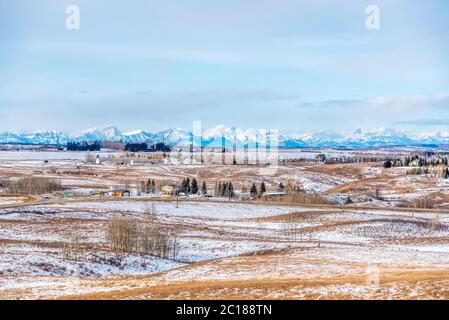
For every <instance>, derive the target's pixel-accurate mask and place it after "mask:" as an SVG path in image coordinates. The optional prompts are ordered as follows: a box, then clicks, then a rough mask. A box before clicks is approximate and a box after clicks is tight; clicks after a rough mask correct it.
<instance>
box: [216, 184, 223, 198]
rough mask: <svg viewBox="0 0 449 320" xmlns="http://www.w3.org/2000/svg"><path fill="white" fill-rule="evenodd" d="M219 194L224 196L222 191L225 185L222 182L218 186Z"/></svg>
mask: <svg viewBox="0 0 449 320" xmlns="http://www.w3.org/2000/svg"><path fill="white" fill-rule="evenodd" d="M217 191H218V192H217V196H218V197H221V196H222V192H223V185H222V184H221V182H219V183H218V188H217Z"/></svg>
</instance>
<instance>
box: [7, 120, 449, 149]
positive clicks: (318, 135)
mask: <svg viewBox="0 0 449 320" xmlns="http://www.w3.org/2000/svg"><path fill="white" fill-rule="evenodd" d="M267 135H268V136H270V138H269V141H270V145H272V146H274V145H276V141H277V142H278V146H279V147H281V148H374V147H391V146H428V145H435V146H438V145H449V132H434V133H419V134H414V135H410V134H405V133H403V132H400V131H396V130H391V129H380V130H376V131H363V130H361V129H359V130H356V131H355V132H352V133H349V134H341V133H334V132H330V131H320V132H313V133H305V134H283V133H279V134H278V136H277V137H275V136H274V132H269V133H266V132H262V131H258V130H253V129H247V130H243V129H239V128H231V127H227V126H224V125H219V126H216V127H214V128H211V129H208V130H205V131H204V132H203V134H202V137H201V138H200V137H197V136H194V137H193V139H194V142H195V143H196V144H199V143H202V144H203V145H204V146H214V147H215V146H216V147H218V146H221V143H222V137H225V141H226V144H227V145H228V146H229V145H232V144H233V143H234V137H235V144H236V145H237V146H238V147H241V146H243V145H245V144H248V145H249V146H254V145H255V144H256V142H258V143H259V145H260V146H263V145H265V144H266V141H268V140H267V139H266V137H267ZM191 136H192V134H191V133H190V132H189V131H187V130H183V129H168V130H163V131H160V132H157V133H151V132H148V131H144V130H134V131H128V132H122V131H120V130H119V129H118V128H117V127H115V126H106V127H97V128H92V129H88V130H85V131H81V132H75V133H63V132H61V131H41V132H37V133H12V132H0V144H37V145H39V144H40V145H43V144H51V145H64V144H66V143H67V142H68V141H123V142H149V143H157V142H164V143H166V144H169V145H171V146H176V145H186V144H188V143H189V142H190V140H191Z"/></svg>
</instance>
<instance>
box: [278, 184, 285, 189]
mask: <svg viewBox="0 0 449 320" xmlns="http://www.w3.org/2000/svg"><path fill="white" fill-rule="evenodd" d="M284 189H285V186H284V184H283V183H282V182H280V183H279V191H284Z"/></svg>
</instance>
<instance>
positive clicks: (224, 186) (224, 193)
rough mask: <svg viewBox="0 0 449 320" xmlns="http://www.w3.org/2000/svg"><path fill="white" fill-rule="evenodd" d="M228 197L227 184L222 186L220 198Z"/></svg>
mask: <svg viewBox="0 0 449 320" xmlns="http://www.w3.org/2000/svg"><path fill="white" fill-rule="evenodd" d="M227 195H228V183H227V182H225V183H224V184H223V189H222V190H221V196H222V197H226V196H227Z"/></svg>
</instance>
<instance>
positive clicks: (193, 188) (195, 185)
mask: <svg viewBox="0 0 449 320" xmlns="http://www.w3.org/2000/svg"><path fill="white" fill-rule="evenodd" d="M190 192H191V193H192V194H198V182H197V181H196V179H195V178H193V179H192V183H191V185H190Z"/></svg>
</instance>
